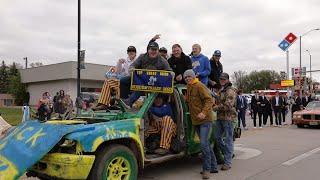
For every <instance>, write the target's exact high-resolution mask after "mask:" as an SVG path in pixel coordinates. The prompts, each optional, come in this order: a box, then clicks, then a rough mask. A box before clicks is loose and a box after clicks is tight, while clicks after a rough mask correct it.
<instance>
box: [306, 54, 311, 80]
mask: <svg viewBox="0 0 320 180" xmlns="http://www.w3.org/2000/svg"><path fill="white" fill-rule="evenodd" d="M306 51H307V52H308V53H309V56H310V79H312V76H311V71H312V70H311V53H310V51H309V50H308V49H307V50H306Z"/></svg>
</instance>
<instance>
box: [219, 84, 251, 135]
mask: <svg viewBox="0 0 320 180" xmlns="http://www.w3.org/2000/svg"><path fill="white" fill-rule="evenodd" d="M219 84H220V83H219ZM237 94H238V96H237V113H238V127H240V124H241V122H242V127H243V128H244V129H245V130H248V127H247V125H246V111H247V99H246V98H245V97H244V96H243V95H242V90H241V89H239V90H238V92H237Z"/></svg>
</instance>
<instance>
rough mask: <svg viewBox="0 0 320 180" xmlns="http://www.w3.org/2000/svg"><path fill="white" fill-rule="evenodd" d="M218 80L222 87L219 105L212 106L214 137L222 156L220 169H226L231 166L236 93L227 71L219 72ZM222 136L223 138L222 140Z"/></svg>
mask: <svg viewBox="0 0 320 180" xmlns="http://www.w3.org/2000/svg"><path fill="white" fill-rule="evenodd" d="M219 80H220V84H221V87H222V88H221V90H220V92H219V103H218V104H219V105H217V106H214V107H213V110H214V111H217V121H216V125H215V128H214V139H215V142H216V144H217V145H218V148H219V149H220V151H221V152H222V154H223V156H224V161H223V166H222V167H221V170H223V171H226V170H229V169H230V168H231V164H232V162H231V161H232V156H233V148H234V146H233V133H234V122H235V121H236V114H237V112H236V104H237V99H236V96H237V93H236V89H235V88H234V87H232V83H231V82H230V80H229V75H228V74H227V73H221V75H220V78H219ZM222 138H224V140H223V139H222Z"/></svg>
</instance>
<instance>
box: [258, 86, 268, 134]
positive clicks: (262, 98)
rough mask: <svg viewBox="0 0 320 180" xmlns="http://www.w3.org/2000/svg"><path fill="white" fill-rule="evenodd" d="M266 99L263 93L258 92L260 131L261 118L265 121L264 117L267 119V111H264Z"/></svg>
mask: <svg viewBox="0 0 320 180" xmlns="http://www.w3.org/2000/svg"><path fill="white" fill-rule="evenodd" d="M267 101H268V100H267V98H266V96H265V94H264V92H263V91H262V92H260V96H259V101H258V103H257V104H258V115H259V128H260V129H262V125H261V124H262V122H261V120H262V117H263V120H264V121H266V120H265V117H266V118H268V116H267V111H266V104H267V103H268V102H267Z"/></svg>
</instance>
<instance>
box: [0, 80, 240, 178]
mask: <svg viewBox="0 0 320 180" xmlns="http://www.w3.org/2000/svg"><path fill="white" fill-rule="evenodd" d="M185 91H186V86H184V85H177V86H175V87H174V92H173V94H172V95H171V97H172V100H171V101H170V104H171V108H172V111H173V112H174V116H175V121H176V124H177V135H176V137H174V138H173V139H172V142H171V147H172V148H171V152H170V153H168V154H165V155H158V154H154V153H152V145H151V144H150V141H148V140H147V139H146V137H145V131H146V129H148V126H149V122H148V121H149V118H150V113H148V112H149V108H150V107H151V106H152V104H153V101H154V100H155V98H156V96H157V94H158V93H155V92H153V93H148V95H147V97H146V98H145V100H144V102H143V105H142V106H141V107H140V108H139V109H136V108H132V109H130V110H127V109H125V108H123V107H124V106H123V105H122V104H121V102H120V101H119V103H120V104H119V105H120V106H121V110H118V111H114V112H103V111H101V112H86V113H83V114H81V115H80V116H79V117H76V118H74V119H71V120H59V121H58V120H55V121H47V122H44V123H40V122H38V121H28V122H24V123H21V124H20V125H18V126H17V127H16V128H14V129H13V130H12V131H11V132H9V133H7V134H6V136H5V137H4V138H3V139H1V140H0V179H18V178H19V177H20V176H21V175H23V174H24V173H25V172H27V176H29V177H30V176H34V177H38V178H40V179H94V180H99V179H104V180H107V179H125V180H131V179H137V176H138V173H139V172H140V171H142V170H143V168H144V167H145V166H147V165H150V164H155V163H161V162H164V161H168V160H172V159H175V158H180V157H183V156H194V155H198V154H199V153H200V152H201V147H200V140H199V137H198V136H197V134H196V133H195V130H194V129H193V126H192V124H191V119H190V114H189V112H188V108H187V105H186V103H185V100H184V95H183V94H184V93H185ZM213 113H214V112H213ZM214 125H215V124H214V123H213V126H214ZM240 134H241V130H240V129H239V128H237V126H235V137H237V138H238V137H240ZM210 137H211V138H210V142H211V146H212V148H214V150H215V152H216V156H217V160H218V163H219V162H220V163H222V161H223V157H222V154H221V153H220V151H219V150H217V148H216V147H215V143H214V138H213V132H211V136H210ZM155 139H156V138H155Z"/></svg>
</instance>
